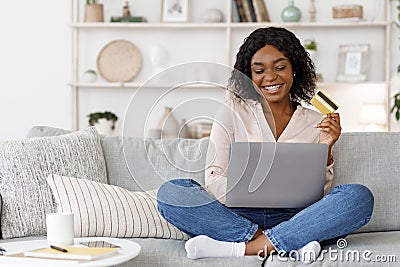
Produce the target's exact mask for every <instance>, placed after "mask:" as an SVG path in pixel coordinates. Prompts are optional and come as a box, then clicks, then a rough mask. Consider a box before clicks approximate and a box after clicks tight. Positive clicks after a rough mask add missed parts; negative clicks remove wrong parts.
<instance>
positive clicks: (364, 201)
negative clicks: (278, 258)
mask: <svg viewBox="0 0 400 267" xmlns="http://www.w3.org/2000/svg"><path fill="white" fill-rule="evenodd" d="M234 68H235V70H234V71H233V72H232V77H231V78H230V87H231V88H233V91H234V94H233V95H234V97H232V100H231V101H230V102H229V104H228V106H229V108H224V109H221V110H222V111H220V112H219V114H218V117H217V121H216V122H214V124H213V128H212V132H211V136H210V146H209V150H208V152H207V157H208V158H209V159H212V160H211V164H210V165H209V167H208V168H207V169H206V177H205V178H206V186H205V188H202V187H201V186H200V185H199V184H198V183H196V182H195V181H193V180H189V179H177V180H172V181H169V182H166V183H164V184H163V185H162V186H161V187H160V189H159V192H158V209H159V211H160V213H161V214H162V216H163V217H164V218H165V219H166V220H167V221H169V222H171V223H172V224H174V225H175V226H176V227H178V228H179V229H181V230H182V231H184V232H186V233H187V234H188V235H189V236H190V237H191V239H190V240H189V241H187V242H186V245H185V248H186V251H187V256H188V257H189V258H192V259H197V258H204V257H235V256H243V255H257V254H259V252H260V251H263V253H265V254H266V255H269V254H271V253H272V252H280V253H284V254H285V253H286V254H288V253H289V252H291V251H296V252H297V253H298V255H300V258H299V259H300V260H301V261H303V262H305V263H309V262H312V261H313V260H315V259H316V257H317V256H318V254H319V252H320V250H321V247H320V243H323V244H328V243H332V242H335V241H336V240H337V239H338V238H339V237H343V236H346V235H347V234H349V233H351V232H353V231H355V230H357V229H359V228H360V227H362V226H364V225H365V224H366V223H368V221H369V220H370V218H371V214H372V210H373V203H374V199H373V196H372V194H371V192H370V191H369V190H368V189H367V188H366V187H364V186H362V185H357V184H351V185H339V186H336V187H334V188H333V189H331V184H332V180H333V164H334V160H333V157H332V154H331V149H332V147H333V145H334V144H335V142H336V141H337V140H338V138H339V136H340V133H341V126H340V116H339V114H337V113H334V114H329V115H327V116H325V117H322V116H321V114H320V113H318V112H316V111H313V110H310V109H308V108H305V107H303V106H301V105H300V102H301V101H304V102H309V101H310V100H311V97H312V95H313V93H314V89H315V69H314V66H313V63H312V61H311V59H310V58H309V56H308V54H307V52H306V51H305V49H304V48H303V46H302V45H301V43H300V41H299V40H298V39H297V38H296V36H295V35H294V34H293V33H291V32H289V31H288V30H286V29H283V28H274V27H270V28H260V29H257V30H255V31H254V32H252V33H251V34H250V35H249V36H248V37H247V38H246V39H245V41H244V43H243V45H242V46H241V47H240V50H239V52H238V54H237V58H236V63H235V66H234ZM273 122H275V123H273ZM274 125H275V126H274ZM274 139H275V140H276V141H277V142H303V143H326V144H328V146H329V153H328V155H329V156H328V160H327V169H326V183H325V188H324V193H325V196H324V197H323V198H322V199H321V200H320V201H318V202H316V203H314V204H312V205H310V206H309V207H307V208H305V209H303V210H301V209H286V208H281V209H277V208H273V209H272V208H270V209H269V208H265V209H261V208H228V207H226V206H224V205H223V204H224V202H225V193H226V184H227V178H226V175H227V172H226V170H227V166H228V160H229V145H230V143H231V142H234V141H235V142H238V141H239V142H240V141H244V142H246V141H252V142H262V141H274ZM307 255H308V257H307ZM312 256H314V257H312Z"/></svg>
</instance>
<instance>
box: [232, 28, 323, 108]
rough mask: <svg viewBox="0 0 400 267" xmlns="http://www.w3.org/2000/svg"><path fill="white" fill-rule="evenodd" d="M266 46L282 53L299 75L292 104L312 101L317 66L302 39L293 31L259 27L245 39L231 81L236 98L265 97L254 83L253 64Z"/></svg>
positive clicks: (292, 95) (293, 92)
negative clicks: (302, 43)
mask: <svg viewBox="0 0 400 267" xmlns="http://www.w3.org/2000/svg"><path fill="white" fill-rule="evenodd" d="M266 45H272V46H274V47H275V48H277V49H278V50H279V51H280V52H282V53H283V55H284V56H285V57H287V58H288V59H289V60H290V63H291V64H292V67H293V71H294V73H296V76H295V77H294V79H293V86H292V88H291V89H290V97H291V103H292V105H293V106H296V105H298V103H299V102H301V101H304V102H309V101H310V100H311V98H312V96H313V95H314V90H315V87H316V85H315V83H316V74H315V67H314V64H313V62H312V60H311V58H310V57H309V55H308V53H307V51H306V50H305V48H304V47H303V46H302V45H301V43H300V40H299V39H298V38H297V37H296V36H295V35H294V34H293V33H292V32H290V31H288V30H286V29H284V28H277V27H268V28H259V29H257V30H255V31H253V32H252V33H251V34H250V35H249V36H248V37H246V38H245V40H244V43H243V44H242V46H241V47H240V49H239V52H238V53H237V55H236V62H235V66H234V70H233V71H232V74H231V77H230V78H229V81H228V86H229V87H230V88H231V89H232V90H233V93H234V95H235V96H236V97H238V98H244V99H253V100H258V99H259V98H260V97H261V96H260V95H259V93H257V91H256V90H255V89H254V86H255V85H253V83H252V81H251V68H250V62H251V58H252V57H253V55H254V54H255V53H256V52H257V51H258V50H259V49H261V48H263V47H264V46H266ZM243 74H244V75H243ZM247 77H248V78H247Z"/></svg>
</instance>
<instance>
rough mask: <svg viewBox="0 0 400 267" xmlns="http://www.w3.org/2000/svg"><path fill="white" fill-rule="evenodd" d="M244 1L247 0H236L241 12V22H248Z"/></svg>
mask: <svg viewBox="0 0 400 267" xmlns="http://www.w3.org/2000/svg"><path fill="white" fill-rule="evenodd" d="M243 1H246V0H235V3H236V8H237V10H238V13H239V18H240V22H248V20H247V17H246V13H245V11H244V7H243Z"/></svg>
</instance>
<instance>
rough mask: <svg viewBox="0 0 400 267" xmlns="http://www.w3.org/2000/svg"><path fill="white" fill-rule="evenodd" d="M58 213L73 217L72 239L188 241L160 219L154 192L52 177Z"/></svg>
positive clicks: (57, 176)
mask: <svg viewBox="0 0 400 267" xmlns="http://www.w3.org/2000/svg"><path fill="white" fill-rule="evenodd" d="M47 182H48V183H49V185H50V188H51V189H52V192H53V195H54V198H55V200H56V203H57V211H58V212H72V213H74V214H75V216H74V217H75V236H76V237H87V236H107V237H158V238H170V239H187V238H188V237H187V235H186V234H184V233H183V232H181V231H180V230H178V229H177V228H176V227H175V226H173V225H172V224H170V223H168V222H167V221H166V220H165V219H164V218H162V217H161V215H160V214H159V212H158V210H157V199H156V192H131V191H128V190H126V189H123V188H121V187H118V186H113V185H107V184H102V183H97V182H93V181H89V180H85V179H76V178H71V177H62V176H60V175H54V174H51V175H49V177H48V178H47Z"/></svg>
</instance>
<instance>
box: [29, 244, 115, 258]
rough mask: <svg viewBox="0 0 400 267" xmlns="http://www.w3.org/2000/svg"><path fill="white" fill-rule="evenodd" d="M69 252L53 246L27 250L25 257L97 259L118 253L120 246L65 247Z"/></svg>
mask: <svg viewBox="0 0 400 267" xmlns="http://www.w3.org/2000/svg"><path fill="white" fill-rule="evenodd" d="M63 248H65V249H66V250H67V251H68V252H61V251H58V250H55V249H51V248H40V249H34V250H30V251H25V252H24V256H25V257H35V258H51V259H71V260H95V259H99V258H103V257H106V256H109V255H111V254H114V253H116V252H117V251H118V250H119V249H120V248H100V247H91V248H89V247H63Z"/></svg>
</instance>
